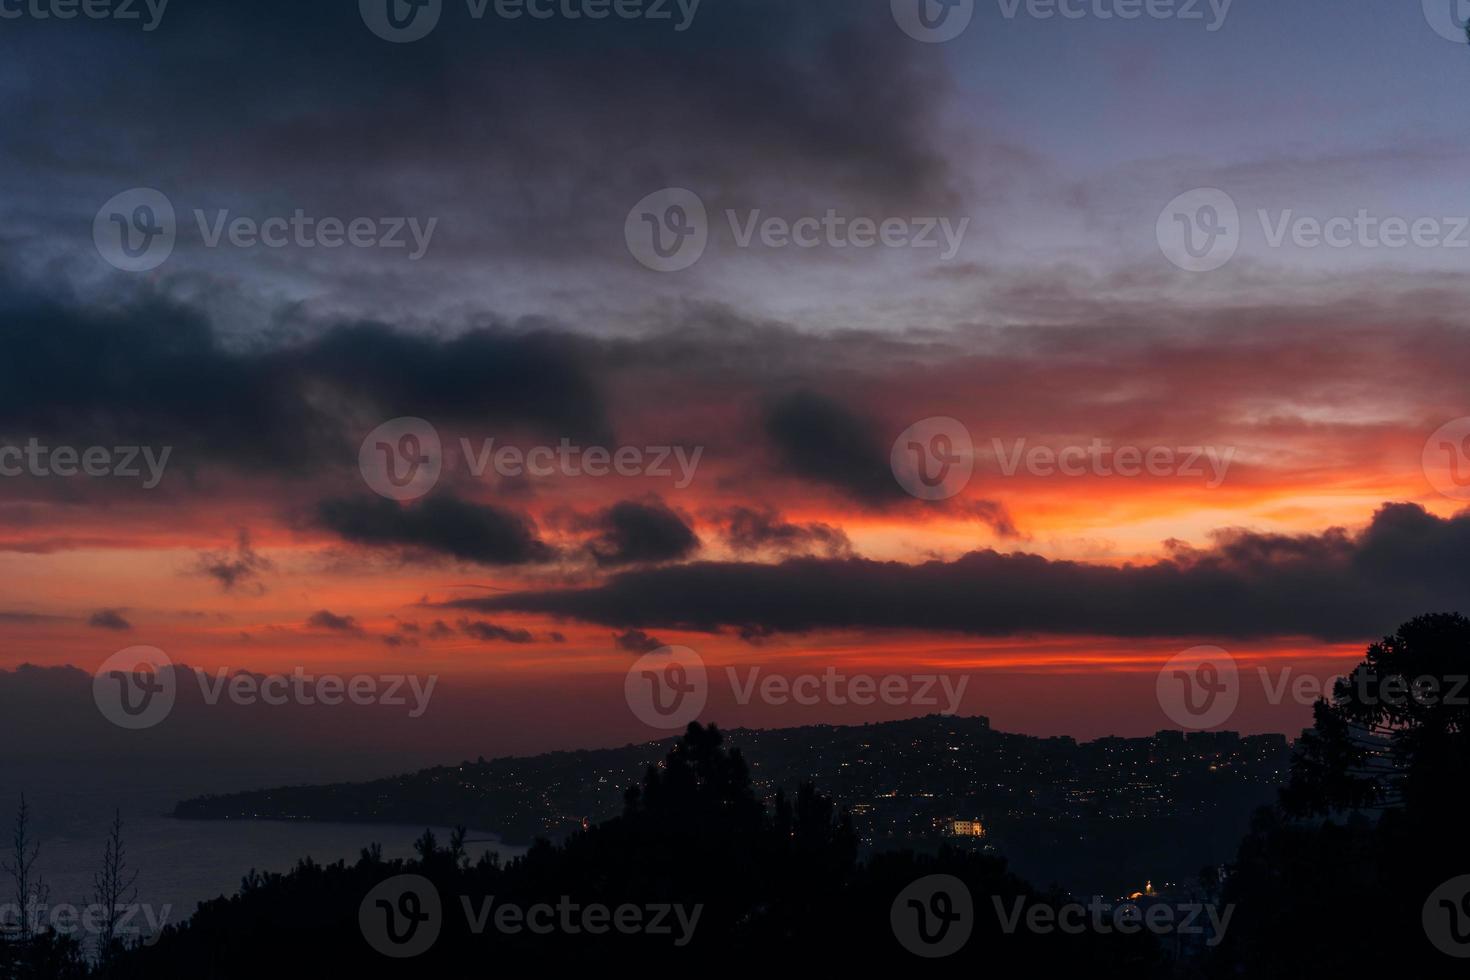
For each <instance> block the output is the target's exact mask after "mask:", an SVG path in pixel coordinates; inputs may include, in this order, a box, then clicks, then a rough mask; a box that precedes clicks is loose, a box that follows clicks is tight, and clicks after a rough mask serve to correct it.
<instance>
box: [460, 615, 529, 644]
mask: <svg viewBox="0 0 1470 980" xmlns="http://www.w3.org/2000/svg"><path fill="white" fill-rule="evenodd" d="M459 631H460V632H461V633H463V634H464V635H465V636H469V637H473V638H474V639H476V640H480V641H481V642H483V643H534V642H535V640H536V638H535V637H534V636H532V635H531V631H530V630H524V629H515V628H512V627H508V626H500V625H498V624H496V623H487V622H486V621H485V620H483V619H475V620H470V619H461V620H460V621H459Z"/></svg>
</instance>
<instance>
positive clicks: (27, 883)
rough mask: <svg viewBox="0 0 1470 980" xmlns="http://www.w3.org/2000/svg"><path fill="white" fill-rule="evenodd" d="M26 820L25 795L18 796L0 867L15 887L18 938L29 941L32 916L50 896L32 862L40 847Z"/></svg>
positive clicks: (28, 820)
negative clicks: (5, 857) (6, 854)
mask: <svg viewBox="0 0 1470 980" xmlns="http://www.w3.org/2000/svg"><path fill="white" fill-rule="evenodd" d="M30 821H31V810H30V806H29V805H28V804H27V803H26V798H25V794H24V793H22V794H21V797H20V806H19V807H18V808H17V809H16V811H15V823H14V824H13V825H12V827H11V832H10V857H9V859H8V860H6V861H5V862H3V864H0V867H4V869H5V872H6V873H7V874H8V875H10V879H11V881H12V882H13V883H14V885H15V888H14V895H15V907H16V910H17V915H18V916H19V917H20V922H19V926H18V928H19V932H20V938H21V939H29V938H31V936H33V935H34V934H35V923H34V922H33V921H32V920H33V913H34V912H35V910H36V909H38V908H39V907H40V906H42V905H45V904H46V900H47V898H48V897H49V896H50V894H51V890H50V888H49V887H47V885H46V882H45V879H43V878H42V877H41V874H40V872H39V871H37V870H36V860H37V858H38V857H39V856H40V853H41V845H40V843H38V842H37V841H35V840H34V839H33V838H32V837H31V829H30Z"/></svg>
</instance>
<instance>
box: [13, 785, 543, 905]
mask: <svg viewBox="0 0 1470 980" xmlns="http://www.w3.org/2000/svg"><path fill="white" fill-rule="evenodd" d="M3 788H4V789H5V790H7V791H9V790H11V787H10V786H5V787H3ZM6 795H7V796H9V795H11V794H10V793H9V792H7V793H6ZM27 797H28V801H29V803H30V806H31V809H32V813H33V821H34V823H33V828H32V829H33V836H34V838H35V839H36V840H37V841H38V843H39V844H40V855H39V859H38V860H37V862H36V867H37V868H38V869H39V871H40V873H41V875H42V876H43V877H44V879H45V881H46V883H47V885H49V886H50V905H51V906H53V907H55V906H57V905H60V904H62V903H67V904H71V905H75V906H78V907H85V906H87V905H89V904H90V903H91V902H92V893H93V881H92V877H93V874H94V873H95V872H96V870H97V869H98V867H99V865H100V862H101V858H102V853H103V849H104V846H105V844H106V836H107V830H108V826H107V825H108V822H109V821H110V819H111V816H112V811H113V808H114V807H120V809H121V811H122V817H123V843H124V847H125V856H126V860H127V863H128V866H129V867H130V868H131V869H135V870H136V871H137V872H138V880H137V884H136V887H137V890H138V895H137V901H138V903H140V904H142V905H146V906H148V907H149V911H151V912H152V914H153V915H154V916H155V917H157V918H162V917H164V916H165V912H164V910H165V909H166V910H167V913H166V921H168V922H177V921H179V920H181V919H185V918H187V917H188V916H189V915H190V914H192V913H193V911H194V909H195V908H196V906H197V905H198V904H199V903H200V902H202V901H207V900H209V899H212V898H217V897H219V896H222V895H232V894H234V893H236V892H238V891H239V889H240V879H241V878H242V877H244V875H245V874H247V873H248V872H249V871H250V870H251V869H252V868H253V869H255V870H258V871H276V872H284V871H289V870H291V868H292V867H294V866H295V864H296V862H297V861H298V860H299V859H301V858H304V857H307V856H310V857H311V858H312V859H313V860H315V861H316V862H318V863H320V864H328V863H332V862H335V861H338V860H346V861H348V862H349V863H351V862H353V861H355V860H357V857H358V853H359V852H360V851H361V850H362V848H364V847H366V846H368V845H369V844H372V843H378V844H381V845H382V847H383V854H384V856H385V857H390V858H392V857H410V856H412V855H413V842H414V840H415V839H416V838H417V837H419V836H420V835H421V834H422V833H423V831H424V828H423V827H410V826H400V825H384V824H339V823H315V822H309V821H255V820H220V821H214V820H207V821H206V820H176V819H174V818H173V817H170V816H165V815H164V814H167V813H168V812H170V811H171V810H172V807H173V803H174V802H175V800H176V799H177V798H178V797H176V796H174V795H172V794H170V793H167V792H164V793H159V792H149V793H141V794H122V795H120V794H118V793H116V792H107V793H98V792H96V791H95V790H88V789H77V788H70V787H68V788H66V789H64V790H59V791H58V790H54V789H53V790H52V791H49V792H48V791H46V790H45V789H42V790H41V791H40V792H30V791H28V794H27ZM12 816H13V811H11V812H6V813H0V832H3V835H4V838H5V843H6V846H7V848H8V846H9V831H10V824H11V817H12ZM433 829H434V832H435V834H437V835H438V837H439V839H440V841H441V842H443V841H447V840H448V837H449V833H450V830H449V828H444V827H435V828H433ZM470 837H471V839H474V840H476V841H479V843H475V844H472V845H470V847H469V850H470V854H471V858H472V859H477V858H478V857H479V855H480V854H481V853H483V852H485V851H496V852H499V854H500V856H501V858H502V859H509V858H511V857H514V856H517V855H519V854H522V853H524V852H525V848H523V847H511V846H508V845H504V844H501V843H500V842H499V840H498V839H497V838H495V837H494V836H493V835H491V834H487V833H480V832H476V831H474V830H471V831H470ZM0 889H3V892H0V901H11V897H10V894H9V891H10V889H9V882H8V880H6V881H5V882H3V883H0ZM142 921H143V919H142V915H141V914H140V917H139V922H140V923H141V922H142Z"/></svg>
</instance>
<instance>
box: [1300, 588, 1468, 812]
mask: <svg viewBox="0 0 1470 980" xmlns="http://www.w3.org/2000/svg"><path fill="white" fill-rule="evenodd" d="M1467 677H1470V619H1466V618H1465V617H1464V616H1460V615H1458V614H1435V615H1428V616H1420V617H1418V618H1416V619H1413V620H1410V621H1409V622H1407V623H1405V624H1403V625H1402V626H1400V627H1399V628H1398V631H1397V632H1395V633H1394V635H1393V636H1387V637H1384V638H1383V639H1382V640H1381V641H1379V642H1377V643H1374V644H1373V645H1372V646H1370V647H1369V648H1368V652H1367V655H1366V657H1365V658H1364V659H1363V661H1362V663H1360V664H1358V666H1357V667H1356V668H1354V669H1353V671H1352V673H1350V674H1349V675H1347V676H1346V677H1343V678H1341V679H1339V680H1338V681H1337V683H1336V684H1335V685H1334V688H1333V692H1332V697H1331V699H1330V700H1328V699H1324V700H1321V701H1318V702H1317V704H1316V705H1315V706H1314V708H1313V713H1314V718H1315V724H1314V725H1313V727H1312V728H1311V729H1310V730H1308V731H1306V732H1304V733H1303V734H1302V738H1301V740H1300V742H1299V743H1298V746H1297V755H1296V758H1295V760H1294V762H1293V765H1292V773H1291V779H1290V781H1289V783H1288V784H1287V786H1286V789H1285V790H1284V792H1283V794H1282V804H1283V806H1284V807H1285V808H1286V810H1287V812H1288V813H1291V814H1294V815H1297V816H1306V815H1311V814H1318V815H1322V814H1327V813H1330V812H1332V811H1334V810H1357V809H1383V808H1393V807H1401V806H1408V807H1411V808H1412V809H1413V811H1414V812H1415V814H1416V815H1418V816H1423V817H1426V818H1433V817H1434V816H1435V815H1436V814H1445V813H1454V814H1456V818H1457V819H1460V820H1462V819H1463V818H1464V815H1465V813H1466V811H1465V809H1464V805H1465V803H1466V795H1465V794H1466V789H1467V787H1466V781H1465V776H1466V773H1467V772H1470V752H1467V748H1470V683H1467Z"/></svg>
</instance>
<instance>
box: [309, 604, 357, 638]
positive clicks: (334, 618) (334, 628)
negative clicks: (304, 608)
mask: <svg viewBox="0 0 1470 980" xmlns="http://www.w3.org/2000/svg"><path fill="white" fill-rule="evenodd" d="M306 625H307V626H309V627H311V628H312V629H318V630H328V631H330V632H333V633H361V632H362V627H361V626H359V625H358V623H357V620H356V619H355V618H353V617H352V616H339V615H337V614H336V613H334V612H332V611H331V610H329V609H319V610H317V611H316V612H314V613H312V614H311V615H310V616H308V617H307V619H306Z"/></svg>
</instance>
